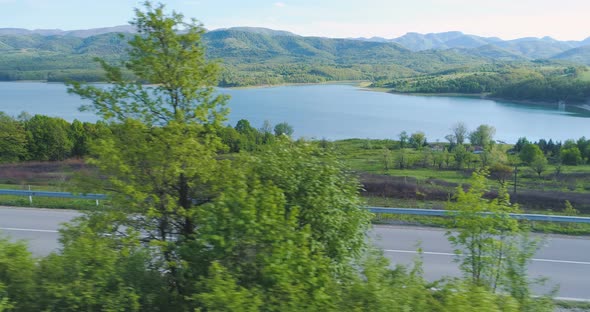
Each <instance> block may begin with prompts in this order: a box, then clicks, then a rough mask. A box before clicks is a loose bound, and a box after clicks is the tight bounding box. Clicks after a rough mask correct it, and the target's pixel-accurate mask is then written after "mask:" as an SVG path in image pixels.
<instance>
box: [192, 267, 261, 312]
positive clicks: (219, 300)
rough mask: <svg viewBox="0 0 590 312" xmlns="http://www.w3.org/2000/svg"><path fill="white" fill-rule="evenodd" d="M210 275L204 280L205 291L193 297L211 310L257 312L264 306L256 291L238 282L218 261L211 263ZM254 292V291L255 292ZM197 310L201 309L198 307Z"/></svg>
mask: <svg viewBox="0 0 590 312" xmlns="http://www.w3.org/2000/svg"><path fill="white" fill-rule="evenodd" d="M209 270H210V273H209V275H210V277H209V278H208V279H206V280H204V281H203V282H202V284H203V291H202V292H200V293H198V294H195V295H193V299H194V300H195V301H197V302H199V303H200V304H201V305H202V306H203V310H205V311H210V312H225V311H228V312H257V311H260V308H261V306H262V300H261V298H260V297H259V296H258V295H257V294H256V293H255V292H254V291H250V290H248V289H246V288H244V287H241V286H239V285H238V284H237V281H236V280H235V279H234V278H233V277H232V276H231V274H229V273H228V271H227V269H225V268H224V267H222V266H221V265H220V264H219V263H218V262H213V264H212V265H211V268H210V269H209ZM253 292H254V293H253ZM196 311H201V310H200V309H196Z"/></svg>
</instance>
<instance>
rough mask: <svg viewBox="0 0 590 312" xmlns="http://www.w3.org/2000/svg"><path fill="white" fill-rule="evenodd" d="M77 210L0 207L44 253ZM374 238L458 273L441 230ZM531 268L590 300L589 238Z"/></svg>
mask: <svg viewBox="0 0 590 312" xmlns="http://www.w3.org/2000/svg"><path fill="white" fill-rule="evenodd" d="M77 215H79V213H78V212H76V211H72V210H56V209H33V208H9V207H0V231H1V232H3V233H4V234H7V235H9V236H10V237H11V238H12V239H24V240H27V241H28V242H29V246H30V250H31V252H32V253H33V254H34V255H35V256H43V255H46V254H48V253H50V252H51V251H53V250H57V249H58V248H59V243H58V237H59V233H58V232H57V230H58V228H59V225H60V224H61V223H63V222H67V221H69V220H71V219H72V218H74V217H75V216H77ZM371 238H372V239H373V241H374V242H375V244H376V245H377V246H379V247H381V248H383V250H384V252H385V255H386V256H387V258H389V259H390V260H391V261H392V265H395V264H403V265H406V264H410V263H412V261H413V259H415V257H416V256H417V253H416V250H417V248H418V245H417V244H418V243H420V248H422V250H423V254H422V257H423V262H424V275H425V277H426V279H428V280H436V279H439V278H441V277H443V276H459V274H460V273H459V270H458V269H457V264H456V263H454V262H453V254H452V248H451V246H450V244H449V243H448V241H447V239H446V237H445V230H443V229H436V228H422V227H404V226H382V225H376V226H375V227H374V229H373V230H372V231H371ZM529 272H530V276H531V277H539V276H545V277H548V278H549V279H550V282H549V286H547V287H545V288H544V289H541V288H537V289H536V291H537V292H538V293H542V292H543V291H544V290H546V289H549V288H550V286H551V285H557V284H559V285H560V290H559V293H558V296H559V297H563V298H573V299H585V300H590V274H589V273H590V238H589V237H571V236H562V235H551V236H547V237H546V241H545V244H544V246H543V247H542V248H541V250H539V252H538V253H537V254H536V255H535V257H534V260H533V261H532V263H531V265H530V267H529Z"/></svg>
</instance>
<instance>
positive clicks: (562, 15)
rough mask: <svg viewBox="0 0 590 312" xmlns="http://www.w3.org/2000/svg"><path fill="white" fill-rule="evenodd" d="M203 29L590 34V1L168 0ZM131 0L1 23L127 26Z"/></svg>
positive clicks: (2, 12)
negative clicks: (252, 27) (233, 27)
mask: <svg viewBox="0 0 590 312" xmlns="http://www.w3.org/2000/svg"><path fill="white" fill-rule="evenodd" d="M161 2H163V3H165V4H166V5H167V7H168V8H170V9H174V10H177V11H179V12H182V13H183V14H184V15H185V16H187V17H194V18H197V19H198V20H200V21H201V22H202V23H203V24H204V25H205V27H207V28H208V29H215V28H225V27H232V26H259V27H268V28H273V29H282V30H289V31H292V32H294V33H297V34H300V35H314V36H327V37H361V36H362V37H371V36H380V37H386V38H393V37H398V36H400V35H403V34H405V33H407V32H420V33H429V32H443V31H450V30H459V31H463V32H465V33H469V34H475V35H481V36H497V37H500V38H503V39H512V38H518V37H529V36H532V37H542V36H551V37H554V38H556V39H561V40H581V39H584V38H587V37H588V36H590V27H588V25H590V0H362V1H355V0H278V1H273V0H271V1H265V0H231V1H230V0H169V1H161ZM140 3H141V1H132V0H0V28H2V27H17V28H28V29H35V28H59V29H64V30H71V29H84V28H96V27H105V26H115V25H123V24H127V22H128V21H129V20H130V19H131V18H132V17H133V12H132V9H133V8H134V7H138V6H140Z"/></svg>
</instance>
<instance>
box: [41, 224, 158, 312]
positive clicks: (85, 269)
mask: <svg viewBox="0 0 590 312" xmlns="http://www.w3.org/2000/svg"><path fill="white" fill-rule="evenodd" d="M61 242H62V244H63V248H62V250H61V252H60V253H59V254H51V255H49V256H48V257H46V258H44V259H43V260H41V262H40V263H39V268H38V270H39V272H38V276H37V279H38V280H37V287H38V291H39V293H38V294H37V296H38V297H39V298H37V299H36V305H37V306H38V307H39V310H44V311H81V310H84V311H122V310H123V311H139V310H140V302H141V300H142V299H144V298H146V297H147V295H148V294H147V293H142V294H141V295H143V296H145V297H144V298H141V299H140V291H141V290H145V284H142V283H144V282H146V280H145V278H144V276H143V275H145V274H146V272H145V271H144V270H145V268H146V266H147V264H148V259H147V258H146V257H145V255H144V254H142V253H141V251H139V250H137V247H138V246H137V243H135V242H134V240H132V239H123V240H118V239H114V238H112V237H108V236H106V237H105V236H102V237H101V236H100V235H99V234H98V233H95V232H94V230H93V229H92V228H90V227H88V226H87V225H80V226H78V227H77V228H75V229H73V228H69V229H66V230H64V231H62V238H61Z"/></svg>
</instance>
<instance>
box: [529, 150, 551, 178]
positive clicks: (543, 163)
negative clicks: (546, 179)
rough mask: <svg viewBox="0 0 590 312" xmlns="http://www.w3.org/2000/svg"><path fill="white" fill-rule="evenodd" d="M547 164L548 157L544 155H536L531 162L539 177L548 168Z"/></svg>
mask: <svg viewBox="0 0 590 312" xmlns="http://www.w3.org/2000/svg"><path fill="white" fill-rule="evenodd" d="M547 165H548V163H547V158H545V156H543V155H541V156H537V157H535V159H534V160H533V161H532V162H531V164H530V166H531V169H533V171H534V172H535V173H537V175H538V177H539V178H540V177H541V174H542V173H543V172H545V170H547Z"/></svg>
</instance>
